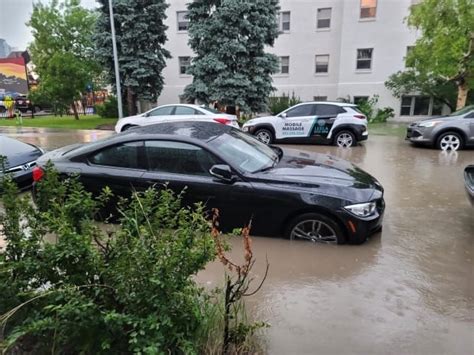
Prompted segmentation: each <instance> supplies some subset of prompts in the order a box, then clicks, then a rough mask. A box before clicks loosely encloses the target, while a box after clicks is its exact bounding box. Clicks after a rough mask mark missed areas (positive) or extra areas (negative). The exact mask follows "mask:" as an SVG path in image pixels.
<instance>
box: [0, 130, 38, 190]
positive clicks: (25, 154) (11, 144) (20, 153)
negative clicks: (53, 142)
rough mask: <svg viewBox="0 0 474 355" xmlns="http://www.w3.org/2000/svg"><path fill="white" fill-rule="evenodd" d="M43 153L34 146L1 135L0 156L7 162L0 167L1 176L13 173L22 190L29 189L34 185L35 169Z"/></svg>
mask: <svg viewBox="0 0 474 355" xmlns="http://www.w3.org/2000/svg"><path fill="white" fill-rule="evenodd" d="M43 153H44V152H43V150H42V149H41V148H38V147H36V146H34V145H32V144H28V143H23V142H20V141H18V140H16V139H13V138H9V137H6V136H2V135H0V156H1V157H3V159H4V160H5V161H4V166H0V175H2V174H3V173H4V172H7V173H11V174H12V177H13V179H14V181H15V182H16V183H17V185H18V187H19V188H20V189H21V190H24V189H28V188H29V187H31V184H32V183H33V177H32V171H33V167H34V166H35V165H36V160H37V159H38V158H39V157H40V156H42V155H43Z"/></svg>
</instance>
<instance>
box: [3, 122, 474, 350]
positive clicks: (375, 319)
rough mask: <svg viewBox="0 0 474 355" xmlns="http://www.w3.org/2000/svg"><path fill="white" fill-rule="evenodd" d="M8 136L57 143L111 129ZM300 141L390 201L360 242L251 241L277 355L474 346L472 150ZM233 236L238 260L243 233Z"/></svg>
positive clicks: (216, 280)
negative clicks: (368, 180)
mask: <svg viewBox="0 0 474 355" xmlns="http://www.w3.org/2000/svg"><path fill="white" fill-rule="evenodd" d="M0 133H2V130H0ZM3 133H5V130H3ZM7 133H8V134H9V135H11V136H14V137H16V138H20V139H24V140H25V141H28V142H31V143H36V144H39V145H42V146H44V147H45V148H49V149H51V148H55V147H58V146H61V145H65V144H71V143H75V142H78V141H88V140H94V139H97V138H99V137H101V136H104V135H107V134H110V133H108V132H95V131H93V132H91V131H85V132H78V131H61V132H49V131H45V130H34V129H25V131H24V132H23V133H22V132H14V131H11V130H10V131H7ZM291 147H292V148H299V149H305V150H311V151H317V152H324V153H330V154H333V155H337V156H339V157H341V158H344V159H347V160H350V161H352V162H354V163H356V164H358V165H359V166H360V167H361V168H363V169H365V170H366V171H368V172H369V173H371V174H372V175H374V176H375V177H377V179H378V180H379V181H380V182H381V183H382V185H383V186H384V188H385V199H386V204H387V209H386V214H385V219H384V226H383V231H382V232H381V233H379V234H377V235H375V236H373V237H372V238H371V239H370V240H369V241H368V242H367V243H365V244H363V245H360V246H330V245H319V244H313V243H310V242H302V241H294V242H291V241H288V240H284V239H278V238H275V239H272V238H262V237H254V238H253V247H254V254H255V255H256V257H257V263H256V265H255V268H254V273H255V277H256V279H258V278H259V277H261V276H262V274H263V272H264V270H265V259H266V257H267V258H268V261H269V263H270V272H269V275H268V278H267V280H266V282H265V284H264V286H263V288H262V289H261V290H260V292H259V293H258V294H256V295H255V296H253V297H251V298H249V299H247V301H248V305H249V309H250V310H251V312H252V313H253V315H254V316H255V317H257V318H258V319H262V320H266V321H267V322H269V323H270V324H271V327H270V328H269V329H268V330H267V331H266V337H267V339H268V352H269V353H271V354H474V262H473V258H474V208H473V207H472V206H471V205H470V204H469V202H468V200H467V197H466V194H465V192H464V187H463V176H462V171H463V169H464V167H465V166H466V165H467V164H469V163H471V164H472V163H474V151H473V150H468V151H461V152H458V153H454V154H445V153H442V152H439V151H437V150H431V149H422V148H414V147H411V146H410V145H409V144H408V143H406V142H404V141H403V140H402V139H401V138H397V137H393V136H371V137H370V138H369V140H368V141H367V142H366V143H365V144H364V145H363V146H361V147H355V148H351V149H337V148H335V147H327V146H291ZM232 244H233V246H234V248H233V252H232V254H231V255H232V256H233V257H234V258H236V259H238V258H239V257H240V255H241V245H240V241H239V240H234V241H232ZM199 279H200V280H201V281H202V282H203V283H205V284H207V285H209V286H216V285H220V283H221V282H222V279H223V268H222V266H221V265H220V264H218V263H214V264H212V265H210V266H209V267H208V268H207V269H206V270H205V271H204V272H202V273H201V274H200V275H199Z"/></svg>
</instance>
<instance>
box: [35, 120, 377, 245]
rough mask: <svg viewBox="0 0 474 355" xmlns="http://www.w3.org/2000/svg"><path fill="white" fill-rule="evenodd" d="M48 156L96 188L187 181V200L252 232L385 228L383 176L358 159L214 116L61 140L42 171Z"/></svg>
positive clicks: (322, 236)
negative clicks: (270, 139) (293, 144)
mask: <svg viewBox="0 0 474 355" xmlns="http://www.w3.org/2000/svg"><path fill="white" fill-rule="evenodd" d="M48 160H51V161H52V162H53V164H54V166H55V167H56V169H57V170H58V171H59V172H60V173H61V174H65V175H67V174H73V173H74V174H78V175H79V176H80V180H81V181H82V183H83V184H84V186H85V187H86V189H88V190H89V191H91V192H93V193H99V191H100V190H101V189H102V188H103V187H105V186H109V187H110V188H111V189H112V190H113V191H114V192H115V194H118V195H129V194H130V191H131V190H132V189H136V190H144V189H146V188H148V187H150V186H153V185H155V186H162V184H165V183H166V184H168V186H169V187H170V188H171V189H173V190H176V191H182V190H183V189H184V188H185V187H186V193H185V198H184V202H185V203H186V204H193V203H195V202H198V201H202V202H204V203H205V204H206V206H207V207H208V208H218V209H219V210H220V226H221V228H222V229H223V230H228V229H231V228H238V227H242V226H244V225H246V224H247V223H248V222H249V221H250V220H252V234H254V235H272V236H276V235H278V236H287V237H289V238H291V239H308V240H311V241H319V242H326V243H338V244H342V243H346V242H348V243H354V244H359V243H362V242H364V241H365V240H366V239H367V237H368V236H369V235H370V234H371V233H373V232H375V231H377V230H378V229H380V228H381V223H382V217H383V212H384V200H383V188H382V186H381V185H380V183H379V182H378V181H377V180H376V179H375V178H373V177H372V176H370V175H369V174H368V173H366V172H364V171H363V170H361V169H359V168H358V167H356V166H355V165H352V164H351V163H349V162H347V161H343V160H340V159H337V158H334V157H332V156H329V155H321V154H314V153H306V152H302V151H298V150H289V149H288V150H287V149H282V148H279V147H274V146H267V145H265V144H263V143H261V142H260V141H258V140H257V139H255V138H254V137H252V136H250V135H248V134H246V133H244V132H242V131H240V130H238V129H235V128H232V127H230V126H225V125H220V124H215V123H211V122H176V123H162V124H156V125H152V126H147V127H143V128H142V127H139V128H136V129H132V130H129V131H127V132H125V133H121V134H118V135H116V136H113V137H111V138H107V139H104V140H102V141H98V142H94V143H89V144H85V145H73V146H67V147H63V148H61V149H58V150H55V151H52V152H50V153H47V154H45V155H44V156H43V157H42V158H40V159H39V160H38V167H36V168H35V169H36V170H37V172H36V174H35V176H37V177H38V179H39V178H40V177H41V176H42V172H41V167H44V165H45V164H46V163H47V161H48Z"/></svg>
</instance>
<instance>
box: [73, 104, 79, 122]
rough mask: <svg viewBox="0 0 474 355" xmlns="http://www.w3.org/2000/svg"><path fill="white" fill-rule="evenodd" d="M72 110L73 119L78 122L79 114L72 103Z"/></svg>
mask: <svg viewBox="0 0 474 355" xmlns="http://www.w3.org/2000/svg"><path fill="white" fill-rule="evenodd" d="M72 110H73V111H74V119H75V120H78V119H79V114H78V113H77V107H76V103H75V102H73V103H72Z"/></svg>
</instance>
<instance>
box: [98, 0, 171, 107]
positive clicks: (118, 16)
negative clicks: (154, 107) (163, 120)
mask: <svg viewBox="0 0 474 355" xmlns="http://www.w3.org/2000/svg"><path fill="white" fill-rule="evenodd" d="M97 1H98V2H99V4H100V7H99V12H100V15H101V16H100V17H99V20H98V22H97V28H96V34H95V36H94V39H95V43H96V48H97V56H98V59H99V60H100V62H101V63H102V64H104V66H105V67H106V68H107V72H108V74H109V75H108V77H109V82H110V83H111V84H112V85H113V84H114V83H115V77H114V62H113V52H112V38H111V33H110V31H111V30H110V16H109V6H108V0H97ZM112 3H113V10H114V20H115V33H116V39H117V52H118V57H119V67H120V83H121V85H122V90H123V91H124V93H125V94H126V97H127V106H128V114H130V115H133V114H135V113H136V108H135V101H136V99H143V100H150V101H155V100H156V99H157V97H158V96H159V95H160V93H161V91H162V89H163V84H164V80H163V75H162V71H163V69H164V68H165V66H166V63H165V62H166V59H167V58H171V55H170V53H169V52H168V51H167V50H166V49H165V48H164V44H165V42H166V40H167V37H166V30H167V26H165V25H164V20H165V19H166V14H165V11H166V8H167V7H168V5H167V4H166V1H165V0H113V2H112Z"/></svg>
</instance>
